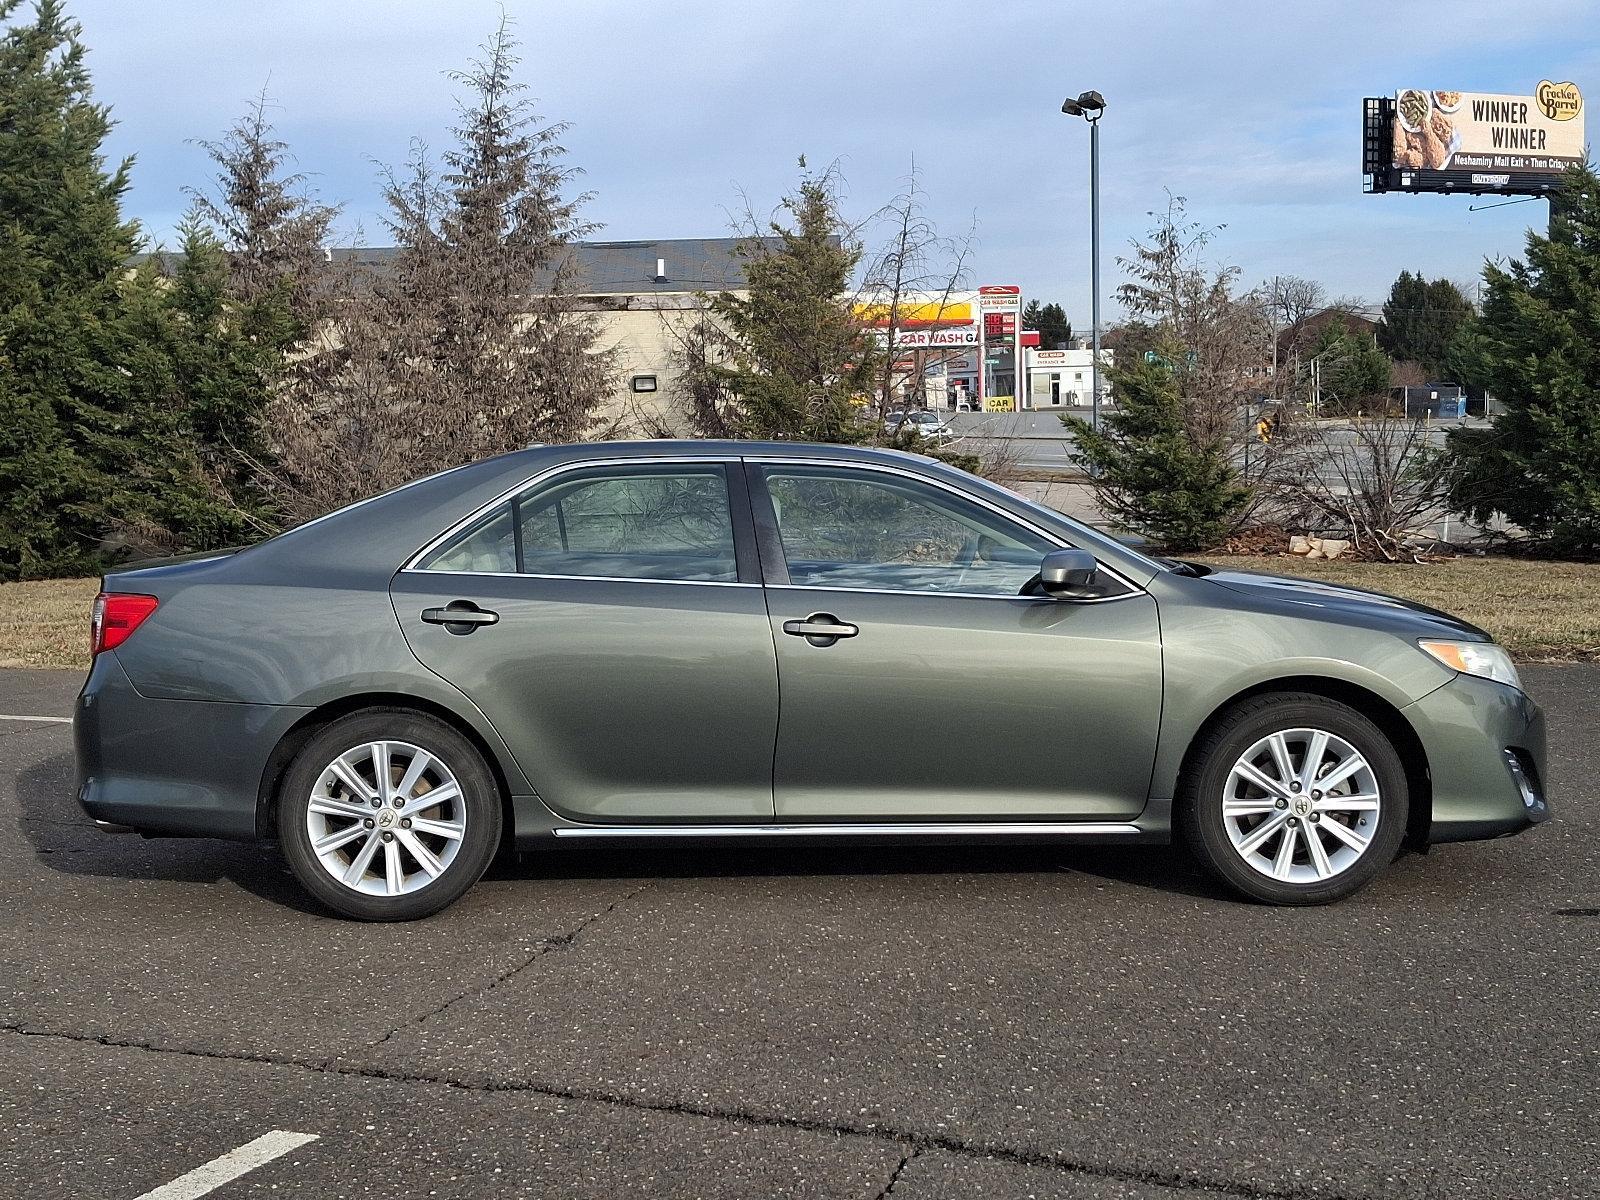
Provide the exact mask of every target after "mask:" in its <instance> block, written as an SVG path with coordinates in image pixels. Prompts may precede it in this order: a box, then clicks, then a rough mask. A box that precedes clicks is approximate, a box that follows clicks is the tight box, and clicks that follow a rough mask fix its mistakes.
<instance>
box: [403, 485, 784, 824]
mask: <svg viewBox="0 0 1600 1200" xmlns="http://www.w3.org/2000/svg"><path fill="white" fill-rule="evenodd" d="M730 484H731V485H733V486H732V487H730ZM418 568H419V569H416V570H406V571H402V572H400V574H399V575H397V576H396V577H395V580H394V583H393V585H392V594H393V598H394V604H395V613H396V615H397V616H398V617H399V620H400V625H401V628H402V629H403V630H404V631H405V635H406V639H407V641H408V642H409V643H410V644H411V648H412V650H413V651H414V652H415V653H416V655H417V657H418V658H419V659H421V660H422V662H423V664H424V665H425V666H427V667H428V668H429V669H431V670H433V671H435V672H436V673H438V674H439V675H442V676H443V677H444V678H445V679H447V680H449V681H450V682H451V683H453V684H454V685H455V686H456V687H458V688H460V689H461V690H462V691H463V692H464V693H466V695H467V696H468V697H469V698H470V699H471V700H472V701H473V702H474V703H475V704H477V706H478V707H479V708H480V709H482V710H483V712H484V714H485V715H486V716H487V717H488V718H489V720H490V722H491V723H492V724H493V725H494V726H495V728H496V729H497V730H498V731H499V732H500V735H501V736H502V737H503V738H504V739H505V741H506V744H507V745H508V746H510V747H511V751H512V753H513V754H514V755H515V756H516V759H517V764H518V766H520V767H521V768H522V770H523V773H524V774H526V775H527V777H528V778H529V779H530V780H531V781H532V782H533V785H534V787H535V788H536V789H537V790H538V793H539V795H540V797H541V798H542V799H543V800H544V802H545V803H546V804H547V805H549V806H550V807H551V808H552V809H553V810H555V811H556V812H557V813H560V814H561V815H563V816H566V817H569V818H572V819H576V820H581V821H594V822H608V821H615V822H622V823H630V822H637V821H640V820H649V821H666V822H671V821H705V820H707V819H718V820H730V819H733V820H770V819H771V817H772V813H773V809H772V754H773V745H774V741H775V739H776V736H777V721H778V685H777V671H776V666H775V663H774V655H773V647H772V634H771V632H770V629H769V628H768V624H767V613H766V604H765V601H764V599H763V596H762V590H761V586H760V583H759V573H758V568H757V566H756V563H755V553H754V540H753V535H752V534H751V532H750V525H749V508H748V501H747V500H746V498H745V490H744V482H743V479H742V477H741V476H740V474H739V472H738V470H737V468H736V467H735V468H734V470H733V471H732V472H731V474H730V470H729V467H728V465H727V464H725V463H721V462H713V461H690V462H678V463H662V462H635V463H625V464H621V465H615V464H613V465H600V464H596V465H592V466H583V467H580V468H576V469H571V470H567V471H563V472H561V473H560V474H558V475H556V476H554V477H552V478H549V479H547V480H546V481H544V482H541V483H537V484H535V485H534V486H533V487H532V488H531V489H530V490H529V491H527V492H526V493H524V494H523V495H521V496H518V497H515V498H513V499H511V500H508V501H506V502H504V503H503V504H500V505H498V506H497V507H496V508H494V509H493V510H492V511H490V512H488V513H486V514H484V515H483V516H482V517H481V518H480V519H479V520H478V521H477V522H475V523H474V524H472V525H471V526H469V527H468V528H466V529H464V530H462V531H461V532H460V533H458V534H457V535H455V536H454V537H451V538H448V539H446V540H445V541H444V542H443V543H442V544H441V545H440V546H439V547H438V548H437V549H435V550H433V551H431V552H430V553H429V554H428V555H426V556H424V558H423V559H422V560H421V561H420V562H419V563H418Z"/></svg>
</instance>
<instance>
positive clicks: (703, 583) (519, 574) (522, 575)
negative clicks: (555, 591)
mask: <svg viewBox="0 0 1600 1200" xmlns="http://www.w3.org/2000/svg"><path fill="white" fill-rule="evenodd" d="M400 574H402V575H444V576H447V577H449V578H451V579H461V578H464V577H465V578H474V579H568V580H576V581H578V582H581V583H671V584H676V585H678V586H679V587H684V586H688V587H742V588H758V587H760V586H761V585H760V584H759V583H746V582H744V581H743V580H736V579H642V578H640V577H639V576H637V575H552V574H550V573H549V572H546V571H434V570H430V569H429V568H427V567H401V568H400Z"/></svg>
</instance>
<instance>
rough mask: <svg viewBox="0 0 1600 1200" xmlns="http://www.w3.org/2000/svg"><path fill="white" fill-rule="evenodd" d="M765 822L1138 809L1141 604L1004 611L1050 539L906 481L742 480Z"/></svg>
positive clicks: (845, 470)
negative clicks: (771, 648)
mask: <svg viewBox="0 0 1600 1200" xmlns="http://www.w3.org/2000/svg"><path fill="white" fill-rule="evenodd" d="M749 469H750V471H751V481H752V489H751V491H752V498H753V500H754V503H755V514H756V519H757V527H758V529H759V530H760V533H761V537H762V554H763V558H762V562H763V567H764V569H765V575H766V578H767V581H768V589H767V590H768V607H769V609H770V611H771V618H772V629H773V636H774V640H775V642H776V644H777V650H778V678H779V684H780V687H781V689H782V694H783V710H782V718H781V721H780V725H779V730H778V751H777V756H776V758H775V760H774V770H773V789H774V795H775V801H776V812H777V817H778V819H779V820H783V819H785V818H794V819H832V820H840V819H854V820H862V821H870V820H873V819H882V820H910V819H921V820H934V821H951V820H965V819H971V820H983V819H989V818H1006V819H1012V820H1016V819H1029V818H1032V819H1045V818H1051V819H1057V820H1085V821H1094V820H1102V821H1104V820H1118V821H1125V820H1127V819H1129V818H1132V817H1133V816H1135V815H1137V814H1138V813H1139V812H1140V811H1141V810H1142V809H1143V807H1144V804H1145V799H1146V797H1147V795H1148V791H1149V784H1150V775H1151V770H1152V765H1153V762H1154V758H1155V746H1156V733H1157V729H1158V726H1159V722H1160V716H1161V640H1160V630H1159V627H1158V625H1157V621H1156V608H1155V602H1154V601H1153V600H1152V599H1151V598H1150V596H1149V595H1147V594H1146V593H1144V592H1143V591H1141V590H1140V589H1138V588H1136V587H1134V586H1133V585H1132V584H1129V583H1126V582H1124V581H1120V580H1118V579H1116V578H1115V577H1113V576H1110V575H1109V574H1108V575H1106V576H1105V577H1104V581H1103V586H1102V589H1101V590H1102V594H1101V595H1100V596H1099V597H1098V598H1097V599H1095V600H1092V601H1089V602H1081V603H1067V602H1061V601H1056V600H1051V599H1047V598H1044V597H1037V596H1023V595H1019V592H1020V591H1021V589H1022V587H1023V585H1024V584H1026V583H1027V582H1028V581H1029V580H1030V579H1031V578H1032V577H1033V576H1034V575H1035V574H1036V573H1037V572H1038V569H1039V564H1040V560H1041V559H1042V557H1043V556H1044V554H1045V552H1047V551H1049V550H1052V549H1056V548H1058V547H1059V545H1060V543H1059V542H1058V541H1056V540H1055V539H1053V538H1050V537H1047V536H1046V535H1044V534H1043V533H1042V532H1041V531H1039V530H1037V529H1034V528H1032V527H1029V526H1027V525H1024V524H1022V523H1021V522H1019V521H1017V520H1015V519H1013V518H1011V517H1010V516H1008V515H1007V514H1004V513H1001V512H1000V511H999V510H997V509H994V508H991V507H989V506H987V505H986V504H984V503H983V502H982V501H981V500H980V499H978V498H976V497H972V496H968V495H966V494H964V493H960V492H958V491H955V490H954V489H951V488H947V487H946V486H944V485H942V484H937V483H934V482H932V481H930V480H928V479H926V478H924V477H920V476H917V475H915V474H913V473H911V472H908V471H902V470H899V469H893V468H888V467H873V466H869V465H865V464H841V463H836V462H835V463H821V462H819V463H807V462H803V461H796V460H777V461H770V462H762V463H755V462H752V463H750V464H749Z"/></svg>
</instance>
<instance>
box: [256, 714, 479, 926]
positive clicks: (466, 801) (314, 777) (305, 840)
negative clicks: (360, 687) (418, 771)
mask: <svg viewBox="0 0 1600 1200" xmlns="http://www.w3.org/2000/svg"><path fill="white" fill-rule="evenodd" d="M380 741H381V742H399V743H405V744H407V745H408V746H411V747H415V748H417V749H420V750H423V751H426V753H427V754H428V755H429V756H431V757H432V758H433V759H435V760H437V761H438V762H439V763H442V764H444V766H445V767H446V768H447V769H448V771H449V772H450V774H451V775H453V776H454V778H455V782H456V784H457V785H458V786H459V789H460V801H459V804H460V807H459V808H455V807H447V806H443V805H441V806H440V807H439V808H436V809H426V810H424V809H423V808H422V807H421V805H420V804H419V802H418V801H416V800H413V802H412V803H413V806H414V811H427V812H428V813H430V814H432V815H433V816H434V817H435V818H438V817H439V814H441V813H445V814H448V816H447V817H445V818H444V819H445V820H449V821H454V820H455V819H456V818H457V817H461V818H462V819H464V821H465V831H464V834H463V835H462V836H460V837H459V838H456V839H445V838H435V837H432V836H428V837H426V838H424V839H419V840H422V841H424V842H425V848H429V849H433V850H435V851H436V852H437V855H438V857H437V858H436V859H435V862H434V866H435V867H436V868H437V867H438V866H439V863H440V862H442V861H443V860H444V848H445V847H447V846H448V845H449V843H450V842H451V841H455V842H458V843H459V844H458V845H456V846H455V847H454V848H453V849H452V850H451V851H450V854H451V856H450V857H449V860H448V861H447V862H444V865H443V868H442V870H439V873H438V874H437V875H436V876H432V877H429V878H426V879H424V876H427V874H428V873H427V872H426V871H424V870H423V869H422V865H421V859H420V858H417V857H411V856H410V853H409V851H407V852H406V853H403V854H400V855H399V856H398V861H399V862H401V863H402V864H403V866H402V867H401V869H402V870H405V869H407V867H409V868H411V870H410V875H409V876H408V877H409V878H414V879H415V880H416V881H417V884H416V890H409V891H404V892H401V893H399V894H397V895H374V894H369V893H367V892H363V891H359V890H357V889H356V888H355V887H351V886H347V885H346V884H344V883H342V882H340V881H339V880H338V879H335V878H334V877H333V875H332V874H331V873H330V869H329V868H328V867H326V866H324V864H323V860H322V859H321V858H319V856H318V854H317V852H316V851H315V850H314V849H313V848H312V843H311V832H310V830H309V829H308V828H307V819H308V812H309V810H310V807H311V800H312V793H313V789H315V788H316V787H317V784H318V781H319V779H320V778H321V777H322V774H323V772H324V770H326V769H327V768H328V767H329V766H330V764H332V763H333V762H334V760H335V759H337V758H338V757H339V756H340V755H341V754H344V753H345V752H347V751H349V750H350V749H352V748H354V747H358V746H363V745H365V744H367V743H369V742H380ZM391 781H392V782H394V781H393V780H391ZM363 782H370V780H369V779H367V778H366V777H365V776H363ZM398 782H404V779H403V778H402V779H401V780H399V781H398ZM422 795H426V793H425V792H423V793H422ZM368 803H370V799H369V800H368ZM404 811H405V810H404V807H403V806H401V807H400V808H399V809H398V810H397V811H395V812H394V813H392V814H389V816H388V817H387V818H383V817H382V814H383V807H382V806H380V807H379V808H377V809H375V810H374V812H375V814H377V815H376V816H375V818H374V819H375V820H377V819H380V818H381V819H392V820H393V821H395V823H396V824H395V828H394V834H393V835H391V838H390V839H389V840H390V842H391V843H392V842H393V841H394V840H396V839H397V838H402V837H406V835H404V834H401V833H400V830H399V821H400V819H401V817H402V815H403V813H404ZM335 821H336V822H338V825H339V827H342V828H344V829H348V830H350V831H351V832H352V835H353V836H354V837H356V838H357V839H358V840H356V841H354V842H353V843H351V845H352V846H353V847H357V848H359V847H363V846H365V844H366V841H367V836H368V835H367V834H365V833H359V834H358V833H356V832H355V831H356V826H357V824H358V823H361V824H364V822H357V821H356V820H355V819H354V818H346V817H342V816H341V817H337V818H335ZM406 821H407V822H408V823H407V825H406V829H407V831H408V833H410V825H409V821H410V818H409V817H408V818H406ZM347 822H348V823H347ZM421 824H422V821H420V820H419V821H418V830H417V832H419V833H420V832H421V828H420V827H421ZM501 824H502V820H501V806H500V791H499V788H498V787H497V786H496V784H495V779H494V775H493V774H492V773H491V771H490V770H489V767H488V764H487V763H485V762H484V760H483V756H482V755H481V754H480V753H479V752H478V749H477V747H475V746H474V745H473V744H472V742H471V741H469V740H468V739H467V738H466V737H464V736H462V735H461V734H460V733H459V732H457V731H456V730H455V729H452V728H451V727H450V726H449V725H446V724H445V723H444V722H442V721H439V720H436V719H434V718H433V717H429V716H425V715H423V714H422V713H418V712H414V711H411V710H408V709H402V708H374V709H364V710H362V711H360V712H356V713H352V714H350V715H349V716H346V717H341V718H340V719H338V720H336V721H334V722H333V723H332V724H330V725H329V726H328V727H327V728H325V729H323V730H322V731H321V732H319V733H317V734H316V735H315V736H314V737H312V738H311V740H310V741H309V742H307V743H306V744H305V746H303V747H302V748H301V750H300V753H299V754H298V755H296V756H295V759H294V762H293V763H292V764H291V765H290V767H289V770H288V771H287V772H286V773H285V774H284V777H283V783H282V786H281V787H280V788H279V791H278V837H279V841H280V844H281V845H282V847H283V853H284V857H285V858H287V859H288V860H289V866H290V868H291V869H292V870H293V871H294V874H295V878H297V879H298V880H299V881H300V883H301V885H302V886H303V887H304V888H305V889H306V891H307V892H309V893H310V894H311V895H312V896H313V897H315V898H316V899H317V900H318V901H320V902H321V903H322V904H324V905H326V906H327V907H328V908H331V909H332V910H333V911H334V912H337V913H339V914H341V915H342V916H346V917H353V918H356V919H357V920H362V921H414V920H417V919H418V918H421V917H428V916H432V915H433V914H434V913H436V912H439V911H440V910H441V909H444V908H447V907H448V906H449V905H451V904H453V903H455V901H457V900H458V899H460V898H461V896H462V895H463V894H464V893H465V892H466V891H467V889H468V888H470V887H471V886H472V885H473V884H474V883H476V882H477V881H478V879H479V878H480V877H481V876H482V875H483V873H484V871H485V870H486V869H487V868H488V866H489V863H490V861H491V860H492V859H493V858H494V855H495V852H496V850H497V849H498V848H499V846H500V831H501ZM369 828H374V827H369ZM378 832H381V830H376V831H375V833H374V835H373V836H376V835H377V833H378ZM412 836H413V837H414V836H415V835H412ZM412 844H415V843H412ZM397 849H398V847H397ZM339 853H341V854H345V855H349V856H352V857H353V854H354V851H353V850H350V849H345V850H341V851H339ZM389 853H390V850H389V847H388V846H387V845H382V844H380V845H378V846H375V847H374V850H373V854H372V861H373V862H377V861H378V860H379V859H382V861H383V863H384V864H387V861H388V858H387V856H388V854H389ZM352 865H353V864H352ZM371 870H372V871H373V873H374V875H375V874H376V872H377V870H378V868H377V867H373V868H371ZM372 886H378V882H377V881H376V880H373V881H372Z"/></svg>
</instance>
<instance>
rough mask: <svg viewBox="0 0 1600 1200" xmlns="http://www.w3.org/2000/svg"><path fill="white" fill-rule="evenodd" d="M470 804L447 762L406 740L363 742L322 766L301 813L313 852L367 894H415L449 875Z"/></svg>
mask: <svg viewBox="0 0 1600 1200" xmlns="http://www.w3.org/2000/svg"><path fill="white" fill-rule="evenodd" d="M466 832H467V803H466V798H465V797H464V796H463V795H462V794H461V785H460V784H459V783H457V782H456V777H455V775H454V774H453V773H452V772H451V770H450V768H449V766H448V765H447V764H446V763H445V761H444V760H443V759H441V758H439V757H438V756H437V755H435V754H432V753H430V752H429V751H427V750H424V749H422V748H421V747H420V746H413V745H412V744H411V743H409V742H387V741H386V742H363V743H362V744H361V745H359V746H353V747H351V748H350V749H349V750H346V751H345V752H344V753H343V754H341V755H339V757H338V758H336V759H334V760H333V761H332V762H331V763H329V764H328V765H327V766H326V767H324V768H323V771H322V774H321V775H319V776H317V782H316V784H315V785H314V786H313V787H312V789H311V796H310V800H309V803H308V805H307V808H306V833H307V835H308V836H309V837H310V839H311V851H312V853H313V854H315V855H316V856H317V861H318V862H320V863H321V864H322V866H323V869H325V870H326V871H327V872H328V874H329V875H332V876H333V877H334V878H335V879H337V880H338V881H339V882H340V883H341V884H343V885H344V886H345V887H347V888H350V889H351V890H352V891H356V892H363V893H365V894H366V895H369V896H401V895H405V894H407V893H410V892H416V891H420V890H421V889H423V888H425V887H427V886H428V885H429V884H430V883H432V882H433V881H434V880H435V879H437V878H439V876H441V875H443V874H444V873H445V871H446V870H448V869H449V866H450V863H451V862H452V861H453V860H454V859H455V856H456V854H457V852H458V851H459V850H460V849H461V842H462V839H463V838H464V837H465V836H466Z"/></svg>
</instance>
